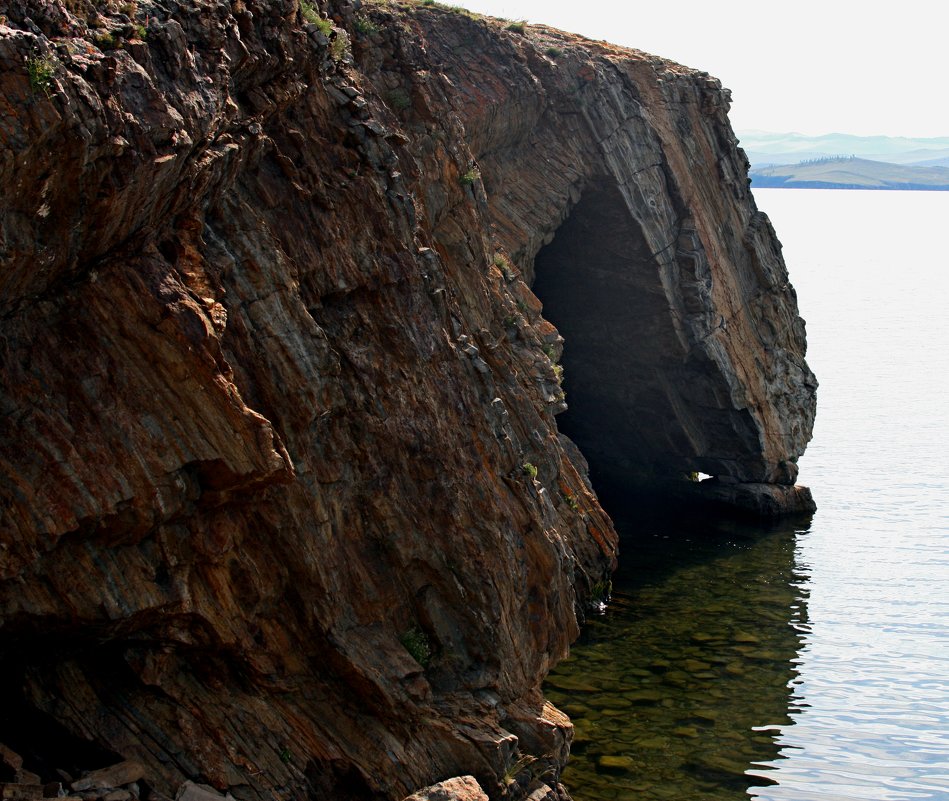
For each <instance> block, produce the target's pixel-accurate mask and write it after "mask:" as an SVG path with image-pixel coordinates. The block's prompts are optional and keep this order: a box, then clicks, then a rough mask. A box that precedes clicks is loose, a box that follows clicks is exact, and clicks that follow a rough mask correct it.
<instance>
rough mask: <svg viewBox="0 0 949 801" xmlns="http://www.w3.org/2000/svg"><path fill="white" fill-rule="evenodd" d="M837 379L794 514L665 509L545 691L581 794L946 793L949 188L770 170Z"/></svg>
mask: <svg viewBox="0 0 949 801" xmlns="http://www.w3.org/2000/svg"><path fill="white" fill-rule="evenodd" d="M755 197H756V199H757V202H758V205H759V207H760V208H761V209H762V210H764V211H765V212H767V213H768V214H769V216H770V217H771V219H772V222H773V223H774V226H775V228H776V230H777V232H778V236H779V238H780V239H781V241H782V243H783V244H784V255H785V259H786V261H787V263H788V266H789V269H790V273H791V280H792V282H793V283H794V285H795V287H796V288H797V291H798V299H799V303H800V308H801V314H802V316H803V317H804V318H805V320H806V321H807V333H808V346H809V347H808V361H809V362H810V364H811V367H812V368H813V369H814V371H815V373H816V374H817V376H818V379H819V380H820V389H819V391H818V417H817V426H816V429H815V433H814V439H813V441H812V443H811V445H810V446H809V448H808V451H807V453H806V454H805V456H804V457H803V458H802V459H801V462H800V466H801V474H800V482H801V483H803V484H807V485H809V486H810V487H811V489H812V490H813V493H814V497H815V500H816V501H817V503H818V507H819V508H818V511H817V513H816V514H815V515H814V516H813V518H812V519H811V520H809V521H806V520H805V521H798V522H797V524H794V523H784V524H780V525H777V526H774V527H768V528H765V527H747V526H738V525H727V524H722V523H720V524H703V523H695V522H691V523H688V524H685V523H674V522H670V521H669V520H644V519H642V517H641V516H639V515H638V514H637V512H636V510H631V509H623V508H622V504H614V507H612V508H611V511H612V512H613V513H614V516H615V517H616V518H617V526H618V528H619V530H620V531H621V532H622V536H623V540H622V549H623V550H622V554H621V562H622V565H621V568H620V571H619V572H618V573H617V575H616V576H615V578H614V592H613V598H612V601H611V603H610V604H609V605H608V607H607V608H606V610H605V611H604V612H603V614H601V615H597V616H595V617H593V618H592V619H590V620H589V621H588V623H587V625H586V627H585V630H584V633H583V635H582V636H581V639H580V641H579V642H578V643H577V644H576V645H575V647H574V649H573V653H572V655H571V657H570V659H568V660H566V661H565V662H564V663H563V664H562V665H561V666H560V667H559V668H558V669H557V670H556V671H555V672H554V673H553V674H552V675H551V676H550V678H549V681H548V684H547V686H546V691H547V693H548V695H549V697H550V698H551V700H552V701H553V702H554V703H556V704H557V705H559V706H561V707H562V708H564V709H565V710H566V711H567V712H568V713H569V714H570V715H571V717H572V718H573V720H574V723H575V726H576V741H575V746H574V749H573V754H574V755H573V757H572V759H571V762H570V765H569V766H568V768H567V770H566V771H565V773H564V781H565V783H566V784H567V785H568V787H569V788H570V790H571V792H572V793H573V795H574V797H575V798H576V799H577V801H626V799H629V801H634V800H635V801H647V800H648V801H652V800H654V799H656V800H658V799H676V801H706V800H707V801H739V800H741V799H747V798H749V797H751V798H757V799H768V801H916V800H917V799H932V800H934V801H935V800H936V799H941V800H945V799H949V309H947V307H949V247H947V243H946V236H945V232H946V230H947V225H949V192H899V191H897V192H879V191H878V192H873V191H830V190H787V189H784V190H782V189H770V190H756V191H755Z"/></svg>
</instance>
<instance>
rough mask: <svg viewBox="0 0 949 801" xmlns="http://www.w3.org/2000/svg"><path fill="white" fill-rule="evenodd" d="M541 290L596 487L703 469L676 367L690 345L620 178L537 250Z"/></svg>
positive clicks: (625, 487) (628, 485)
mask: <svg viewBox="0 0 949 801" xmlns="http://www.w3.org/2000/svg"><path fill="white" fill-rule="evenodd" d="M533 290H534V293H535V294H536V295H537V296H538V297H539V298H540V300H541V301H542V302H543V304H544V316H545V317H546V318H547V319H548V320H550V321H551V322H552V323H553V324H554V325H556V326H557V328H558V329H559V331H560V333H561V335H562V336H563V337H564V351H563V358H562V364H563V367H564V390H565V392H566V399H567V404H568V409H567V411H565V412H563V413H562V414H560V415H559V416H558V418H557V423H558V427H559V428H560V431H561V432H562V433H564V434H566V435H567V436H568V437H570V439H572V440H573V441H574V442H575V443H576V444H577V445H578V446H579V448H580V450H581V451H582V452H583V454H584V456H585V457H586V458H587V460H588V461H589V463H590V474H591V479H592V481H593V484H594V486H595V487H596V488H597V491H598V492H599V493H601V494H602V493H603V492H604V491H605V492H606V493H608V494H609V493H610V492H611V491H616V490H622V491H623V492H624V494H628V493H629V492H630V491H637V490H638V491H642V492H646V493H648V494H649V495H654V494H657V493H658V492H659V491H660V490H661V487H662V486H664V485H666V484H667V483H668V482H670V481H674V482H675V483H676V484H679V483H681V481H682V480H683V479H684V478H685V476H686V475H687V474H688V473H690V472H692V471H697V470H699V469H700V464H698V463H697V462H696V460H695V458H694V457H695V455H696V447H695V443H694V441H693V440H694V434H692V433H690V432H687V431H686V430H685V427H684V426H685V425H688V420H689V415H688V414H685V415H683V414H682V411H683V410H682V408H681V406H682V401H681V398H682V393H683V391H684V389H683V387H681V385H680V382H681V380H682V378H683V377H682V376H678V375H677V374H676V371H677V369H678V368H677V366H678V365H680V364H682V363H683V362H684V361H686V357H687V354H686V353H684V351H683V346H682V344H681V342H680V340H679V338H678V336H677V333H676V331H675V328H674V325H673V320H672V311H671V310H670V308H669V303H668V301H667V296H666V293H665V291H664V288H663V286H662V282H661V277H660V267H659V264H658V263H657V259H656V257H655V256H654V255H653V253H652V250H651V249H650V247H649V245H648V243H647V241H646V238H645V236H644V234H643V231H642V228H641V227H640V225H639V223H638V222H637V221H636V220H635V219H634V217H633V216H632V215H631V214H630V213H629V210H628V208H627V205H626V202H625V200H624V198H623V196H622V195H621V194H620V191H619V190H618V189H617V187H616V186H615V185H613V184H611V183H605V182H601V183H600V184H598V185H596V186H595V187H594V188H591V189H589V190H588V191H586V192H585V193H584V195H583V196H582V197H581V199H580V201H579V202H578V203H577V205H576V206H575V207H574V208H573V210H572V211H571V212H570V214H569V216H568V217H567V219H566V220H565V221H564V222H563V224H562V225H561V226H560V228H559V229H558V230H557V232H556V234H555V236H554V239H553V240H552V241H551V242H550V243H549V244H548V245H546V246H545V247H544V248H542V249H541V251H540V252H539V253H538V255H537V257H536V260H535V280H534V285H533ZM677 407H678V408H677ZM683 418H685V422H683Z"/></svg>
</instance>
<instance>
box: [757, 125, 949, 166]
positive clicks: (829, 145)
mask: <svg viewBox="0 0 949 801" xmlns="http://www.w3.org/2000/svg"><path fill="white" fill-rule="evenodd" d="M738 138H739V140H740V144H741V147H742V148H743V149H744V151H745V153H746V154H747V155H748V160H749V161H750V162H751V165H752V167H764V166H766V165H769V164H797V163H799V162H801V161H804V160H805V159H826V158H833V157H834V156H857V157H859V158H864V159H870V160H871V161H883V162H887V163H889V164H917V165H925V164H942V165H943V166H945V165H947V164H949V137H945V136H943V137H934V138H930V139H924V138H915V139H914V138H911V137H905V136H853V135H851V134H839V133H832V134H824V135H822V136H806V135H804V134H798V133H769V132H766V131H738Z"/></svg>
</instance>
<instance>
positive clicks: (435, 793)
mask: <svg viewBox="0 0 949 801" xmlns="http://www.w3.org/2000/svg"><path fill="white" fill-rule="evenodd" d="M404 801H488V796H487V794H486V793H485V792H484V790H482V789H481V785H480V784H478V781H477V779H475V777H474V776H458V777H456V778H454V779H446V780H445V781H443V782H439V783H438V784H433V785H432V786H431V787H426V788H425V789H424V790H419V791H418V792H417V793H412V795H410V796H406V797H405V799H404Z"/></svg>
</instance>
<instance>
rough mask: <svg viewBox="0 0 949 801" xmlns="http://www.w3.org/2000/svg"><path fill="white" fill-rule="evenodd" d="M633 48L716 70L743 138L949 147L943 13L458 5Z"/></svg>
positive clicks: (911, 7) (529, 0) (906, 7)
mask: <svg viewBox="0 0 949 801" xmlns="http://www.w3.org/2000/svg"><path fill="white" fill-rule="evenodd" d="M450 2H452V3H453V4H456V5H460V6H463V7H465V8H468V9H470V10H472V11H477V12H478V13H482V14H488V15H491V16H498V17H505V18H507V19H512V20H521V19H525V20H527V21H528V22H532V23H542V24H547V25H551V26H553V27H556V28H561V29H563V30H566V31H571V32H574V33H578V34H581V35H583V36H587V37H589V38H592V39H605V40H607V41H610V42H613V43H614V44H618V45H622V46H625V47H633V48H636V49H639V50H644V51H646V52H649V53H653V54H655V55H658V56H662V57H663V58H668V59H671V60H673V61H676V62H678V63H680V64H684V65H686V66H689V67H693V68H695V69H700V70H704V71H706V72H708V73H710V74H711V75H714V76H715V77H716V78H718V79H719V80H721V82H722V84H723V85H724V86H726V87H727V88H729V89H731V90H732V100H733V102H732V110H731V113H730V115H729V116H730V118H731V121H732V125H733V126H734V127H735V128H736V129H742V130H745V131H751V130H758V131H768V132H776V133H784V132H795V133H801V134H805V135H809V136H819V135H822V134H828V133H847V134H853V135H858V136H874V135H883V136H905V137H909V138H934V137H943V136H949V107H946V106H945V104H943V103H942V102H941V101H940V98H941V97H942V94H943V89H942V86H941V83H942V79H943V76H944V75H945V74H946V71H947V66H949V57H947V54H946V53H947V51H946V49H945V47H944V44H943V39H944V32H943V27H942V26H941V25H939V24H938V23H939V22H940V21H941V20H940V19H938V15H937V13H936V12H934V11H933V7H932V5H931V4H929V3H927V2H923V0H905V2H903V3H902V4H901V5H900V9H899V13H890V14H887V15H882V14H873V13H870V12H868V11H867V6H866V4H857V3H855V2H849V1H848V2H838V3H818V2H815V0H804V2H799V3H797V4H795V6H794V7H793V10H790V9H789V10H787V11H784V10H781V9H779V10H777V11H769V12H767V13H762V11H761V6H760V4H757V3H753V2H752V0H730V1H729V2H726V3H720V4H711V3H707V2H699V0H682V2H680V3H677V4H675V5H671V4H663V3H655V2H653V3H649V4H641V5H635V6H618V5H616V4H613V3H610V2H607V0H587V2H584V3H582V4H578V3H568V2H564V0H450Z"/></svg>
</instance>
